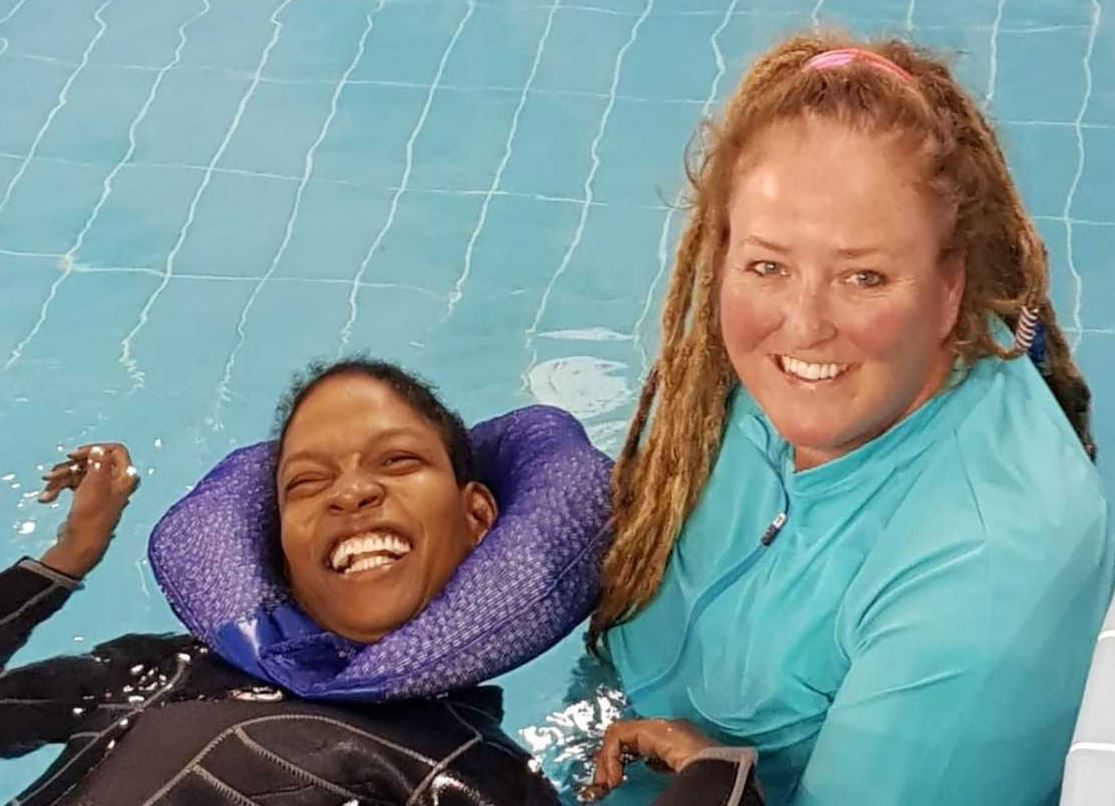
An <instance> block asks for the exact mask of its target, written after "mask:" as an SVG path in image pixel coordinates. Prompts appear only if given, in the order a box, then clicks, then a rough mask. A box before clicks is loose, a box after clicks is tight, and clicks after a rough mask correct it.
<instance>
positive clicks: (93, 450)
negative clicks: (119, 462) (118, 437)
mask: <svg viewBox="0 0 1115 806" xmlns="http://www.w3.org/2000/svg"><path fill="white" fill-rule="evenodd" d="M104 452H105V449H104V448H102V447H101V446H100V445H94V446H93V447H92V448H90V449H89V453H91V454H93V455H94V456H100V455H102V454H103V453H104Z"/></svg>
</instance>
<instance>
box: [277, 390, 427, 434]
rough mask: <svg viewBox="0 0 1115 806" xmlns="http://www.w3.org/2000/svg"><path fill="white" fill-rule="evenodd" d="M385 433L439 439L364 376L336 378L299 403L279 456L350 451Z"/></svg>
mask: <svg viewBox="0 0 1115 806" xmlns="http://www.w3.org/2000/svg"><path fill="white" fill-rule="evenodd" d="M388 432H391V433H406V434H409V435H412V436H415V437H419V438H429V439H435V440H436V439H439V437H438V433H437V430H436V429H435V428H434V426H433V425H432V424H430V423H429V422H428V421H427V420H426V419H425V418H424V417H423V416H422V415H421V414H419V413H418V412H417V411H416V410H415V409H414V408H413V407H412V406H411V405H410V404H409V403H407V402H406V400H404V399H403V397H402V396H401V395H399V393H398V392H396V391H395V390H394V389H393V388H392V387H391V386H390V385H389V384H387V383H385V382H383V381H380V380H376V379H375V378H369V377H367V376H366V375H357V374H346V375H339V376H336V377H333V378H328V379H326V380H324V381H322V382H321V383H320V384H319V385H318V386H317V387H315V388H314V390H313V391H312V392H310V393H309V394H308V395H307V396H306V397H305V399H303V401H302V403H301V405H299V406H298V409H297V410H296V411H295V413H294V416H293V417H292V418H291V421H290V426H289V428H287V432H286V439H285V441H284V443H283V452H284V453H289V452H291V450H292V449H295V448H298V449H322V450H332V449H335V450H352V448H353V447H354V446H359V445H361V444H363V443H366V442H367V441H368V440H369V439H374V438H375V437H376V436H377V435H381V434H387V433H388Z"/></svg>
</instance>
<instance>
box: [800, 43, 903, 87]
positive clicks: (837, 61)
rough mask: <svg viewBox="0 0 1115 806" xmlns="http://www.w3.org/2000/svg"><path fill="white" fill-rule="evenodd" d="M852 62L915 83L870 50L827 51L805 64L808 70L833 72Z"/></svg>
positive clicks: (890, 62)
mask: <svg viewBox="0 0 1115 806" xmlns="http://www.w3.org/2000/svg"><path fill="white" fill-rule="evenodd" d="M852 62H863V63H864V64H866V65H867V66H868V67H871V68H873V69H875V70H882V71H883V72H885V73H890V74H891V75H892V76H895V77H896V78H899V79H901V80H902V81H913V80H914V77H913V76H912V75H910V74H909V73H908V72H906V71H905V70H903V69H902V68H901V67H899V66H898V65H897V64H895V63H894V62H892V61H891V60H890V59H888V58H887V57H886V56H880V55H879V54H878V53H874V52H872V51H870V50H863V49H862V48H840V49H839V50H826V51H825V52H824V53H818V54H817V55H816V56H814V57H813V58H812V59H810V60H809V61H807V62H806V63H805V69H806V70H831V69H833V68H834V67H845V66H846V65H849V64H851V63H852Z"/></svg>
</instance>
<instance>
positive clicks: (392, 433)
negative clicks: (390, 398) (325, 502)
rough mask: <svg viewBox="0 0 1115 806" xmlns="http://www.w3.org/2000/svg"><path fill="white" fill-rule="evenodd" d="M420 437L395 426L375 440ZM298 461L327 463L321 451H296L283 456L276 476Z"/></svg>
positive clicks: (383, 431) (381, 433)
mask: <svg viewBox="0 0 1115 806" xmlns="http://www.w3.org/2000/svg"><path fill="white" fill-rule="evenodd" d="M420 435H421V432H420V431H418V430H417V429H414V428H408V427H407V426H405V425H399V426H395V427H393V428H385V429H384V430H382V431H380V432H379V433H377V434H376V435H375V439H376V440H381V439H393V438H395V437H400V436H413V437H417V436H420ZM300 461H313V462H325V461H328V459H327V458H326V457H325V456H324V455H323V454H322V452H321V451H317V450H313V449H312V448H307V449H305V450H301V451H298V452H297V453H292V454H290V455H289V456H284V457H283V460H282V462H280V463H279V467H278V470H277V471H276V475H282V473H283V471H284V470H285V469H286V468H287V466H288V465H290V464H293V463H294V462H300Z"/></svg>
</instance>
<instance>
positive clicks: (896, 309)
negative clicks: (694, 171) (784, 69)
mask: <svg viewBox="0 0 1115 806" xmlns="http://www.w3.org/2000/svg"><path fill="white" fill-rule="evenodd" d="M751 153H752V154H754V155H757V156H755V157H754V158H753V160H752V162H751V163H750V164H748V165H746V166H743V167H742V168H741V171H740V174H739V177H738V178H737V180H736V184H735V187H734V189H733V194H732V198H731V202H730V206H729V211H728V215H729V228H730V233H731V235H730V241H729V244H728V250H727V255H726V259H725V263H724V265H723V267H722V269H721V280H720V298H719V306H720V325H721V334H722V337H723V339H724V344H725V347H726V349H727V353H728V357H729V359H730V360H731V363H732V366H733V368H734V369H735V372H736V375H737V376H738V377H739V380H740V382H741V383H742V384H743V385H744V386H745V387H746V388H747V390H748V392H749V393H750V394H751V395H752V397H754V399H755V400H756V402H757V403H758V404H759V406H760V407H761V408H762V409H763V411H764V412H765V413H766V414H767V416H768V417H770V419H771V421H772V423H773V424H774V426H775V428H776V429H777V430H778V432H779V433H780V434H781V435H782V437H783V438H784V439H785V440H786V441H787V442H789V443H790V444H791V445H793V446H794V449H795V451H794V453H795V464H796V466H797V469H799V470H804V469H807V468H809V467H814V466H816V465H819V464H822V463H824V462H827V461H830V460H832V459H836V458H838V457H840V456H842V455H844V454H846V453H848V452H850V451H852V450H854V449H855V448H857V447H859V446H860V445H863V444H864V443H866V442H868V441H870V440H871V439H873V438H874V437H876V436H878V435H879V434H881V433H882V432H884V431H886V430H887V429H888V428H890V427H891V426H893V425H894V424H895V423H897V422H898V421H899V420H901V419H902V418H903V417H905V416H906V415H907V414H910V413H911V412H913V411H914V410H915V409H917V408H918V407H919V406H920V405H921V404H922V403H924V402H925V401H926V400H928V399H929V398H930V397H932V396H933V394H935V393H936V391H937V390H938V389H939V388H940V387H941V385H942V384H943V383H944V381H945V380H946V379H947V377H948V375H949V372H950V370H951V367H952V363H953V355H954V354H953V352H952V350H951V348H950V345H949V342H948V337H949V334H950V333H951V331H952V329H953V326H954V324H955V322H956V317H957V312H958V310H959V305H960V300H961V296H962V294H963V289H964V272H963V266H962V263H961V262H960V261H959V260H952V261H947V262H944V261H942V258H941V244H942V237H943V235H944V234H945V232H946V227H947V221H946V220H945V216H944V215H943V214H942V212H941V210H940V209H939V205H938V204H936V203H934V201H933V200H932V199H931V198H930V197H929V196H927V194H926V192H925V191H924V190H923V189H921V188H920V187H919V186H918V184H917V182H916V179H917V177H916V174H915V167H916V165H915V163H914V160H913V159H912V158H911V157H910V156H909V155H908V154H907V153H906V152H905V151H903V150H902V148H901V147H900V146H899V144H897V143H895V142H893V141H892V140H888V139H882V138H879V137H877V136H873V135H869V134H863V133H857V132H854V131H850V130H848V129H847V128H844V127H841V126H840V125H839V124H836V123H833V122H828V121H821V120H805V121H797V122H793V123H786V124H780V125H778V126H776V127H772V128H770V129H769V130H767V132H766V133H765V134H763V135H761V136H760V137H759V138H758V142H757V143H756V144H755V147H754V148H753V149H751Z"/></svg>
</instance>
